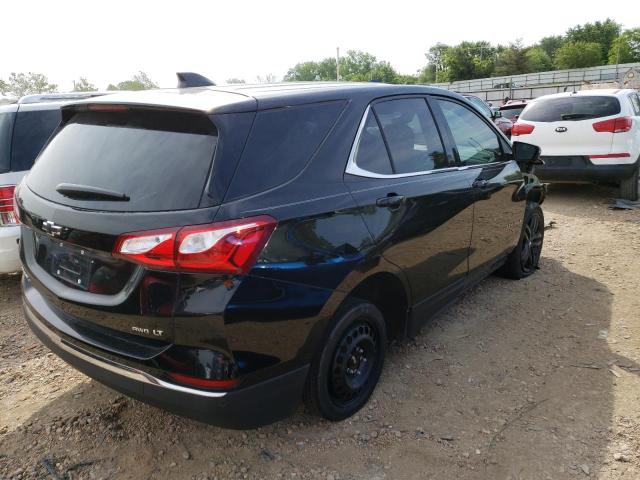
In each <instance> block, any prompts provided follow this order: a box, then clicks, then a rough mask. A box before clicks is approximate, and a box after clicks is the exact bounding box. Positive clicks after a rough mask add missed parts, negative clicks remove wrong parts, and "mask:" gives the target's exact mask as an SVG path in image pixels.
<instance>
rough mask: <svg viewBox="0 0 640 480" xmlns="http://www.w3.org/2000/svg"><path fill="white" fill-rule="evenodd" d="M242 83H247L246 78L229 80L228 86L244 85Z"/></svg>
mask: <svg viewBox="0 0 640 480" xmlns="http://www.w3.org/2000/svg"><path fill="white" fill-rule="evenodd" d="M242 83H246V82H245V81H244V78H235V77H234V78H227V84H229V85H234V84H242Z"/></svg>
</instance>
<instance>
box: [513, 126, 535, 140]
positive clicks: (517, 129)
mask: <svg viewBox="0 0 640 480" xmlns="http://www.w3.org/2000/svg"><path fill="white" fill-rule="evenodd" d="M535 128H536V127H534V126H533V125H529V124H528V123H514V124H513V127H511V136H512V137H517V136H518V135H529V134H530V133H531V132H533V130H534V129H535Z"/></svg>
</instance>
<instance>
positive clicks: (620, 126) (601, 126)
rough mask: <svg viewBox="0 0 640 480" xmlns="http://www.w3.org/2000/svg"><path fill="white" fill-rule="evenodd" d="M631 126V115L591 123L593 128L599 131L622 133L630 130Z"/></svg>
mask: <svg viewBox="0 0 640 480" xmlns="http://www.w3.org/2000/svg"><path fill="white" fill-rule="evenodd" d="M632 126H633V119H632V118H631V117H618V118H611V119H609V120H604V121H602V122H596V123H594V124H593V129H594V130H595V131H596V132H601V133H603V132H606V133H622V132H628V131H629V130H631V127H632Z"/></svg>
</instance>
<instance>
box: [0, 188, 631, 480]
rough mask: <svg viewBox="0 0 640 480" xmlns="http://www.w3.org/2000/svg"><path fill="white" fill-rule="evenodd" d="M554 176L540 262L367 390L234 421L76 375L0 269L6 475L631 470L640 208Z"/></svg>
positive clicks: (485, 288) (341, 475) (1, 447)
mask: <svg viewBox="0 0 640 480" xmlns="http://www.w3.org/2000/svg"><path fill="white" fill-rule="evenodd" d="M612 194H613V192H612V191H610V190H607V189H605V188H599V187H583V186H582V187H578V186H572V187H568V186H567V187H555V188H553V189H552V191H551V195H550V197H549V199H548V200H547V202H546V203H545V204H544V206H543V207H544V211H545V215H546V222H547V223H549V222H550V221H553V222H555V223H554V224H553V226H552V228H550V229H548V230H547V231H546V238H545V247H544V250H543V258H542V261H541V270H540V271H539V272H537V273H536V274H535V275H533V276H532V277H530V278H528V279H526V280H522V281H520V282H513V281H509V280H503V279H500V278H496V277H491V278H489V279H487V280H485V281H484V282H482V284H480V285H479V286H478V287H477V288H475V289H473V290H472V291H470V292H468V293H467V294H466V295H465V296H464V297H463V298H461V299H460V300H459V301H457V302H456V303H455V304H454V305H453V306H452V307H450V308H449V309H448V310H446V311H445V312H444V313H443V314H441V315H440V316H439V317H438V318H436V319H435V320H434V321H433V322H431V323H430V324H429V325H428V326H427V327H425V328H424V329H423V330H422V332H421V334H420V335H419V336H418V337H417V338H415V339H414V340H411V341H406V342H403V343H399V344H394V345H392V347H391V351H390V354H389V356H388V360H387V364H386V365H385V369H384V372H383V375H382V379H381V381H380V385H379V386H378V388H377V390H376V392H375V394H374V395H373V398H372V399H371V401H370V402H369V404H368V406H367V407H366V408H365V409H364V410H363V411H362V412H361V413H360V414H359V415H357V416H355V417H353V418H351V419H349V420H347V421H344V422H341V423H329V422H326V421H323V420H320V419H317V418H315V417H312V416H309V415H307V414H306V413H305V412H304V410H303V409H302V408H301V409H300V410H299V412H298V413H297V414H295V415H294V416H293V417H291V418H290V419H288V420H285V421H282V422H279V423H277V424H275V425H272V426H269V427H266V428H261V429H259V430H254V431H245V432H241V431H229V430H222V429H219V428H216V427H212V426H207V425H203V424H200V423H197V422H194V421H191V420H187V419H184V418H180V417H176V416H174V415H171V414H168V413H166V412H164V411H161V410H158V409H156V408H153V407H150V406H147V405H145V404H142V403H140V402H137V401H134V400H130V399H128V398H126V397H123V396H122V395H119V394H117V393H115V392H113V391H111V390H109V389H107V388H106V387H103V386H102V385H100V384H98V383H96V382H93V381H91V380H90V379H88V378H87V377H85V376H84V375H82V374H80V373H77V372H76V371H75V370H73V369H72V368H70V367H68V366H66V364H64V363H63V362H62V361H61V360H59V359H57V358H56V357H55V356H53V355H52V354H51V353H49V352H48V351H47V349H46V348H44V347H42V346H41V345H40V344H39V343H38V341H37V340H36V339H35V337H34V336H33V335H32V334H31V333H30V331H29V329H28V328H27V327H26V325H25V323H24V319H23V317H22V313H21V311H20V306H19V278H18V277H17V276H9V277H4V278H2V279H0V361H1V363H0V479H27V478H29V479H30V478H38V479H40V478H49V479H55V480H60V479H76V478H86V479H138V478H144V479H147V478H149V479H162V478H180V479H182V478H186V479H227V478H242V479H244V478H250V479H271V478H287V479H324V480H331V479H333V480H338V479H340V480H346V479H383V478H385V479H414V478H420V479H438V480H442V479H512V480H516V479H517V480H525V479H531V480H533V479H536V480H537V479H564V478H572V479H573V478H581V477H582V478H598V479H638V478H640V411H639V410H638V402H639V398H640V377H639V376H640V329H639V327H640V325H639V323H640V318H639V317H638V311H639V310H640V308H639V307H640V300H639V295H638V293H639V292H638V290H639V287H640V274H639V273H638V272H639V270H640V235H639V234H640V211H612V210H609V209H608V208H607V199H608V198H609V197H610V196H611V195H612Z"/></svg>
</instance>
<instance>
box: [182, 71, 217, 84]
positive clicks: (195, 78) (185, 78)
mask: <svg viewBox="0 0 640 480" xmlns="http://www.w3.org/2000/svg"><path fill="white" fill-rule="evenodd" d="M176 75H177V76H178V88H191V87H215V85H216V84H215V83H213V82H212V81H211V80H209V79H208V78H207V77H204V76H202V75H200V74H199V73H193V72H177V73H176Z"/></svg>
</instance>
